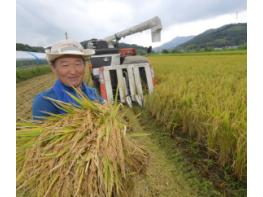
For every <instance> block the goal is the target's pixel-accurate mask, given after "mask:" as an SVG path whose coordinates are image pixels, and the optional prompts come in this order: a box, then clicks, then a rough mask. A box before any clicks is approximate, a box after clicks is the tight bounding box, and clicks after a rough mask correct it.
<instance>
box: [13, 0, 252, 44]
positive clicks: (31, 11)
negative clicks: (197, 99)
mask: <svg viewBox="0 0 263 197" xmlns="http://www.w3.org/2000/svg"><path fill="white" fill-rule="evenodd" d="M246 10H247V2H246V0H180V1H178V0H129V1H127V0H63V1H53V0H16V42H17V43H24V44H29V45H32V46H44V47H45V46H48V45H50V44H52V43H54V42H57V41H60V40H62V39H65V32H67V34H68V37H69V38H70V39H74V40H77V41H84V40H88V39H92V38H97V39H103V38H105V37H107V36H110V35H113V34H114V33H117V32H119V31H122V30H124V29H126V28H129V27H132V26H134V25H137V24H139V23H141V22H144V21H146V20H148V19H150V18H152V17H154V16H159V17H160V19H161V22H162V26H163V29H162V32H161V39H162V40H161V42H157V43H152V42H151V31H150V30H146V31H144V32H141V33H137V34H134V35H132V36H128V37H126V38H125V39H122V40H121V42H126V43H130V44H137V45H142V46H146V47H148V46H153V47H156V46H159V45H161V44H163V43H165V42H168V41H169V40H172V39H173V38H175V37H176V36H189V35H197V34H199V33H202V32H204V31H206V30H207V29H210V28H217V27H220V26H222V25H225V24H229V23H237V22H247V14H246V13H247V12H246Z"/></svg>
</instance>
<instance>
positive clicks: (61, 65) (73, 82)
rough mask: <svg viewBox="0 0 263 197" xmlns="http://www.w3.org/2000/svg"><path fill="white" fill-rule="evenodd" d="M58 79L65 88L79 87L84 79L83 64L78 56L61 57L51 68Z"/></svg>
mask: <svg viewBox="0 0 263 197" xmlns="http://www.w3.org/2000/svg"><path fill="white" fill-rule="evenodd" d="M51 67H52V71H53V72H54V73H55V74H56V75H57V77H58V79H59V80H60V81H61V82H62V83H63V84H65V85H67V86H73V87H79V86H80V85H81V83H82V81H83V79H84V74H85V63H84V61H83V59H82V58H81V57H80V56H63V57H60V58H58V59H57V60H56V61H55V63H54V64H53V65H52V66H51Z"/></svg>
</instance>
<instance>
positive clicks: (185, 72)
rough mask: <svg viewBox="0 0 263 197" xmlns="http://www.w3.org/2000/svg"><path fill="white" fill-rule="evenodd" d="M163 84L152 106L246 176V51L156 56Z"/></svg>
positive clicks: (158, 115)
mask: <svg viewBox="0 0 263 197" xmlns="http://www.w3.org/2000/svg"><path fill="white" fill-rule="evenodd" d="M150 59H151V62H153V66H154V70H155V76H156V78H157V82H158V85H157V86H156V87H155V91H154V93H153V94H152V95H150V96H148V97H147V99H146V110H147V111H149V112H150V114H151V115H152V116H153V117H154V118H155V119H156V120H157V121H158V122H160V123H161V124H162V125H163V126H164V127H165V128H166V129H167V130H169V131H171V132H174V131H175V130H176V131H177V132H183V133H185V134H187V135H188V136H189V137H190V138H192V139H194V140H196V141H197V142H198V143H199V144H202V145H203V146H205V147H206V148H207V150H208V154H209V155H210V154H212V155H213V156H215V158H216V160H217V162H218V163H219V164H221V165H222V166H229V167H230V168H232V171H233V172H234V173H235V174H236V176H237V177H238V178H239V179H240V180H245V179H246V167H247V165H246V163H247V149H246V140H247V137H246V55H245V54H222V55H213V54H212V55H203V54H199V55H194V54H193V55H185V56H184V55H181V56H180V55H175V56H171V55H170V56H152V57H150Z"/></svg>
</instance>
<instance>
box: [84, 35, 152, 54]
mask: <svg viewBox="0 0 263 197" xmlns="http://www.w3.org/2000/svg"><path fill="white" fill-rule="evenodd" d="M92 40H93V41H94V42H96V39H91V40H86V41H82V42H80V44H81V45H82V46H83V47H84V48H86V46H87V45H88V42H92ZM118 48H120V49H121V48H135V49H136V52H137V54H138V55H144V54H146V53H147V49H148V47H143V46H140V45H136V44H127V43H123V42H120V43H118Z"/></svg>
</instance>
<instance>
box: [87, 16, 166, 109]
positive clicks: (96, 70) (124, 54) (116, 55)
mask: <svg viewBox="0 0 263 197" xmlns="http://www.w3.org/2000/svg"><path fill="white" fill-rule="evenodd" d="M148 29H151V36H152V42H158V41H160V40H161V30H162V24H161V21H160V18H159V17H154V18H152V19H150V20H147V21H145V22H143V23H140V24H138V25H135V26H133V27H131V28H128V29H126V30H123V31H121V32H118V33H116V34H114V35H112V36H109V37H106V38H105V39H103V40H99V39H91V40H88V41H84V42H82V44H83V43H85V44H83V45H84V48H86V49H87V48H88V49H94V50H95V54H94V55H93V56H92V57H91V64H90V69H91V75H92V80H93V82H94V84H95V86H96V88H97V89H98V90H99V92H100V94H101V96H102V97H103V98H104V99H105V100H107V101H109V102H114V99H115V95H116V96H117V100H118V101H120V102H122V103H126V104H127V105H128V106H130V107H132V104H133V103H137V104H139V105H140V106H143V103H144V97H143V95H144V94H150V93H152V91H153V86H154V79H153V78H154V74H153V70H152V67H151V65H150V63H149V61H148V60H147V58H146V57H144V56H137V55H136V49H135V48H125V49H119V48H118V41H119V40H120V39H121V38H124V37H126V36H129V35H132V34H135V33H138V32H142V31H145V30H148ZM149 50H150V49H149Z"/></svg>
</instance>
